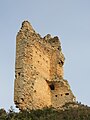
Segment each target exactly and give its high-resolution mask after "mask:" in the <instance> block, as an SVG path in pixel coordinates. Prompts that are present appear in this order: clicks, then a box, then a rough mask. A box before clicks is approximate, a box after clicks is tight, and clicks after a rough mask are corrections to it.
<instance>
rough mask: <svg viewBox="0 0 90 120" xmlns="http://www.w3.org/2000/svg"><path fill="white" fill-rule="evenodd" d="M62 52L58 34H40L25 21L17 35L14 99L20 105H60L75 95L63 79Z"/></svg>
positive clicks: (22, 107) (33, 106)
mask: <svg viewBox="0 0 90 120" xmlns="http://www.w3.org/2000/svg"><path fill="white" fill-rule="evenodd" d="M64 60H65V58H64V55H63V53H62V50H61V43H60V41H59V38H58V37H53V38H52V37H51V35H50V34H48V35H46V36H45V37H44V38H42V37H41V36H40V35H39V34H37V33H36V32H35V30H34V29H33V28H32V26H31V25H30V23H29V22H28V21H24V22H23V23H22V27H21V29H20V31H19V32H18V34H17V37H16V64H15V87H14V101H15V104H16V106H17V107H18V108H19V109H21V110H25V109H29V110H31V109H42V108H44V107H50V106H52V107H54V108H60V107H61V106H62V105H64V104H65V103H67V102H72V101H73V100H75V97H74V95H73V93H72V91H71V90H70V87H69V85H68V82H67V81H66V80H64V79H63V75H64V72H63V64H64Z"/></svg>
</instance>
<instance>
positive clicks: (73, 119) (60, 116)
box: [0, 104, 90, 120]
mask: <svg viewBox="0 0 90 120" xmlns="http://www.w3.org/2000/svg"><path fill="white" fill-rule="evenodd" d="M0 120H90V107H88V106H84V105H80V104H79V106H78V107H74V108H72V107H69V106H68V104H66V105H65V106H64V110H58V111H56V110H55V109H53V108H44V109H43V110H32V111H30V112H28V111H20V112H18V113H17V112H15V111H14V110H13V108H12V107H11V108H10V109H9V111H8V112H6V111H5V110H4V109H0Z"/></svg>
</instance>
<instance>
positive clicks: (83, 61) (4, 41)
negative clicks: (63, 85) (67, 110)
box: [0, 0, 90, 110]
mask: <svg viewBox="0 0 90 120" xmlns="http://www.w3.org/2000/svg"><path fill="white" fill-rule="evenodd" d="M24 20H28V21H30V23H31V24H32V26H33V27H34V29H35V30H36V31H37V32H38V33H40V34H41V36H42V37H43V36H45V35H46V34H48V33H50V34H51V35H52V36H58V37H59V38H60V41H61V43H62V50H63V52H64V55H65V58H66V60H65V65H64V71H65V72H64V78H65V79H67V80H68V82H69V84H70V86H71V89H72V91H73V93H74V94H75V96H76V98H77V101H79V102H82V103H84V104H87V105H89V106H90V93H89V91H90V53H89V52H90V0H38V1H36V0H2V1H0V108H2V107H3V108H5V109H6V110H8V109H9V108H10V106H14V102H13V93H14V78H15V77H14V71H15V49H16V34H17V32H18V31H19V29H20V27H21V23H22V22H23V21H24Z"/></svg>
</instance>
